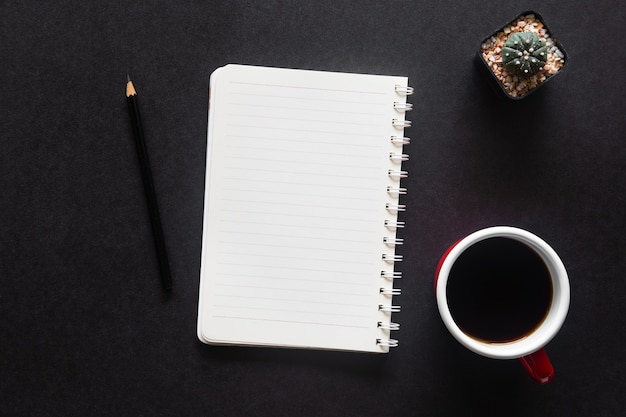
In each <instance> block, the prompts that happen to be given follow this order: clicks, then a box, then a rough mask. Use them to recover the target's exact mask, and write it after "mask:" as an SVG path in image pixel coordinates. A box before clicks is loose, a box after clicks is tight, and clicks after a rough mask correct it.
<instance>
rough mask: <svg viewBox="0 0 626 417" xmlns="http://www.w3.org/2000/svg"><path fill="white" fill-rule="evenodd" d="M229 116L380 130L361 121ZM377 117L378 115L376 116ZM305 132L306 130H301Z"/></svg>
mask: <svg viewBox="0 0 626 417" xmlns="http://www.w3.org/2000/svg"><path fill="white" fill-rule="evenodd" d="M230 116H233V117H241V118H243V119H246V120H248V121H252V120H250V119H262V120H263V121H271V120H288V121H290V122H305V123H320V124H324V125H341V126H359V127H362V128H364V129H367V128H370V129H374V128H380V124H374V123H363V122H361V121H358V122H357V121H353V120H351V119H349V120H345V119H344V120H328V119H313V118H297V117H282V116H280V117H279V116H267V115H260V116H259V115H256V114H247V113H231V114H230ZM376 116H379V117H380V115H379V114H378V115H376ZM253 127H262V125H253ZM303 130H305V131H306V129H303Z"/></svg>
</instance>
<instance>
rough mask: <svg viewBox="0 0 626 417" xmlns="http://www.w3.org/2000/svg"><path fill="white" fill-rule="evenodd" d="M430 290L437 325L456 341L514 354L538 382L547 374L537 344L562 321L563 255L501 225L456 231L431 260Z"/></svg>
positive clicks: (565, 299)
mask: <svg viewBox="0 0 626 417" xmlns="http://www.w3.org/2000/svg"><path fill="white" fill-rule="evenodd" d="M516 263H517V264H516ZM533 265H534V266H533ZM532 268H534V269H532ZM516 280H517V281H516ZM498 291H499V292H498ZM435 296H436V299H437V307H438V309H439V313H440V315H441V318H442V320H443V322H444V324H445V326H446V327H447V328H448V330H449V331H450V333H451V334H452V336H453V337H454V338H455V339H456V340H457V341H459V342H460V343H461V344H462V345H463V346H465V347H466V348H468V349H469V350H471V351H473V352H475V353H477V354H480V355H483V356H486V357H489V358H494V359H518V360H519V361H520V362H521V363H522V365H523V367H524V369H525V370H526V372H527V373H528V374H529V375H530V376H531V377H532V378H533V379H534V380H535V381H536V382H538V383H541V384H546V383H548V382H550V381H551V380H552V378H553V377H554V368H553V366H552V363H551V362H550V359H549V358H548V355H547V354H546V352H545V350H544V346H545V345H546V344H547V343H548V342H549V341H550V340H552V338H553V337H554V336H555V335H556V334H557V333H558V331H559V329H560V328H561V326H562V324H563V322H564V321H565V317H566V316H567V312H568V309H569V302H570V287H569V279H568V276H567V271H566V270H565V266H564V265H563V262H562V261H561V259H560V258H559V256H558V255H557V253H556V252H555V251H554V249H552V247H550V245H548V244H547V243H546V242H545V241H543V240H542V239H541V238H539V237H537V236H536V235H534V234H532V233H530V232H528V231H526V230H523V229H519V228H515V227H509V226H496V227H489V228H486V229H482V230H479V231H477V232H474V233H472V234H470V235H468V236H466V237H464V238H463V239H461V240H459V241H458V242H456V243H455V244H454V245H452V246H451V247H450V248H449V249H448V250H447V251H446V252H445V253H444V254H443V256H442V257H441V259H440V261H439V264H438V265H437V270H436V272H435ZM530 306H532V308H531V307H530ZM526 310H528V311H526Z"/></svg>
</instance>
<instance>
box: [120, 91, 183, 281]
mask: <svg viewBox="0 0 626 417" xmlns="http://www.w3.org/2000/svg"><path fill="white" fill-rule="evenodd" d="M126 96H127V102H128V109H129V112H130V118H131V124H132V128H133V136H134V138H135V145H136V147H137V155H138V157H139V166H140V168H141V177H142V179H143V185H144V190H145V194H146V200H147V206H148V211H149V213H150V223H151V225H152V233H153V235H154V243H155V247H156V250H157V259H158V262H159V269H160V272H161V281H162V284H163V288H164V289H166V290H170V289H171V288H172V276H171V271H170V265H169V258H168V256H167V250H166V247H165V237H164V235H163V227H162V225H161V216H160V213H159V206H158V202H157V198H156V192H155V189H154V180H153V178H152V171H151V169H150V159H149V158H148V149H147V146H146V141H145V136H144V131H143V125H142V121H141V114H140V113H139V106H138V102H137V94H136V92H135V89H134V86H133V84H132V83H131V82H130V81H129V82H128V84H127V87H126Z"/></svg>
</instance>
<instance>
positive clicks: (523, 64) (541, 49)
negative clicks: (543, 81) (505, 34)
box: [502, 32, 548, 75]
mask: <svg viewBox="0 0 626 417" xmlns="http://www.w3.org/2000/svg"><path fill="white" fill-rule="evenodd" d="M547 58H548V47H547V46H546V40H545V39H544V38H540V37H539V35H537V34H536V33H534V32H516V33H513V34H512V35H511V36H510V37H509V39H507V41H506V42H505V43H504V46H503V47H502V62H503V63H504V66H505V67H506V68H507V69H508V70H509V71H511V72H513V73H516V74H519V75H532V74H536V73H537V72H539V70H541V69H543V66H544V65H545V64H546V60H547Z"/></svg>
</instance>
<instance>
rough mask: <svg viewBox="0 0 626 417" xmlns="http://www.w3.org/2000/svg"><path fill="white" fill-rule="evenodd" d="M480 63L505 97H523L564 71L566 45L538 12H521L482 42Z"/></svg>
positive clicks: (478, 55) (513, 98) (514, 98)
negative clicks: (562, 43) (555, 35)
mask: <svg viewBox="0 0 626 417" xmlns="http://www.w3.org/2000/svg"><path fill="white" fill-rule="evenodd" d="M477 58H478V61H479V63H480V66H481V67H482V68H483V69H484V70H485V72H486V74H487V76H488V78H489V79H490V80H491V81H492V83H493V84H494V85H495V86H496V89H497V91H499V92H500V93H502V94H503V95H504V97H507V98H509V99H512V100H520V99H522V98H524V97H526V96H528V94H530V93H532V92H534V91H536V89H537V88H539V87H541V86H542V85H544V84H545V83H546V82H547V81H549V80H551V79H552V78H553V77H554V76H555V75H557V74H559V73H561V72H562V71H563V68H564V67H565V63H566V62H567V54H566V53H565V50H564V49H563V47H562V45H561V44H560V43H559V42H558V41H557V40H556V39H555V38H554V37H553V36H552V34H551V33H550V31H549V30H548V27H547V26H546V24H545V22H544V20H543V18H542V17H541V15H539V14H538V13H536V12H533V11H528V12H524V13H521V14H520V15H519V16H517V17H516V18H515V19H513V20H511V21H510V22H509V23H507V24H506V25H504V26H503V27H502V28H500V29H499V30H498V31H496V32H495V33H494V34H493V35H491V36H488V37H487V38H485V39H484V40H483V42H482V43H481V47H480V51H479V52H478V54H477Z"/></svg>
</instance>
